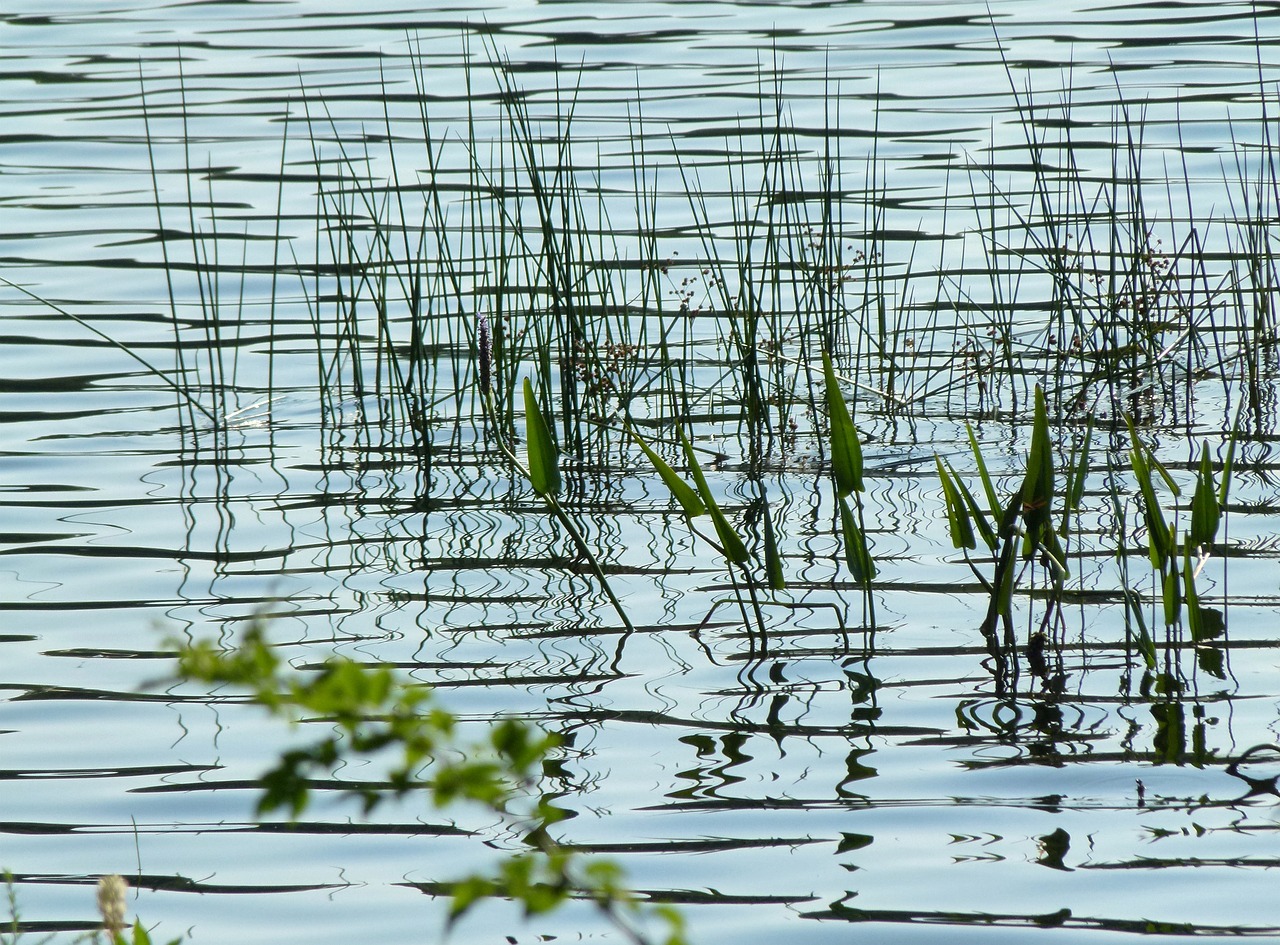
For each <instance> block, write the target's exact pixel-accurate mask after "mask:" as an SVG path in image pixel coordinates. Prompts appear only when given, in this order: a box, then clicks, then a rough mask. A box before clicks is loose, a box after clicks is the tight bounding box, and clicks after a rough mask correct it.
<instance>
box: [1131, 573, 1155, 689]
mask: <svg viewBox="0 0 1280 945" xmlns="http://www.w3.org/2000/svg"><path fill="white" fill-rule="evenodd" d="M1124 603H1125V607H1126V608H1127V609H1128V611H1129V614H1130V615H1131V616H1132V617H1133V622H1134V623H1136V624H1137V625H1138V639H1137V644H1138V652H1139V653H1140V654H1141V656H1142V662H1143V663H1144V664H1145V665H1146V667H1147V669H1149V670H1152V669H1155V668H1156V643H1155V641H1154V640H1153V639H1151V633H1150V631H1148V630H1147V620H1146V618H1145V617H1144V616H1143V615H1142V598H1140V597H1139V596H1138V595H1137V594H1136V593H1135V592H1134V591H1129V590H1126V591H1125V593H1124Z"/></svg>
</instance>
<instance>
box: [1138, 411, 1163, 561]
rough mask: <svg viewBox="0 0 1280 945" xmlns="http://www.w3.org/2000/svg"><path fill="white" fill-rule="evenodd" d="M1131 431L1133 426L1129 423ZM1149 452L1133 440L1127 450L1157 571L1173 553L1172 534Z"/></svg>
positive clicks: (1148, 542)
mask: <svg viewBox="0 0 1280 945" xmlns="http://www.w3.org/2000/svg"><path fill="white" fill-rule="evenodd" d="M1129 429H1130V430H1131V431H1132V430H1133V426H1132V424H1130V427H1129ZM1149 457H1150V452H1149V451H1148V450H1147V448H1146V447H1144V446H1143V445H1142V443H1141V442H1140V441H1138V440H1137V439H1135V440H1134V441H1133V448H1132V449H1131V450H1129V461H1130V462H1131V463H1132V465H1133V475H1134V478H1135V479H1137V481H1138V491H1139V493H1141V495H1142V515H1143V518H1144V519H1145V521H1146V525H1147V546H1148V548H1149V549H1150V556H1151V564H1152V566H1153V567H1155V568H1156V570H1158V571H1164V570H1165V565H1166V563H1167V562H1168V561H1169V559H1170V557H1171V556H1172V555H1173V536H1172V534H1171V532H1170V529H1169V524H1168V523H1167V522H1166V521H1165V518H1164V512H1163V511H1161V509H1160V502H1159V500H1158V499H1157V498H1156V490H1155V486H1154V484H1153V483H1152V481H1151V466H1150V464H1149V463H1148V459H1149Z"/></svg>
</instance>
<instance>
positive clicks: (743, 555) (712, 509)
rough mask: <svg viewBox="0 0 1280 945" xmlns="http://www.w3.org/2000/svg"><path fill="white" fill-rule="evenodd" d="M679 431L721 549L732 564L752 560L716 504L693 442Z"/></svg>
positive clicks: (741, 563) (682, 431)
mask: <svg viewBox="0 0 1280 945" xmlns="http://www.w3.org/2000/svg"><path fill="white" fill-rule="evenodd" d="M678 432H679V434H680V445H681V446H683V447H684V456H685V460H686V461H687V462H688V463H689V472H690V473H691V474H692V476H693V481H694V484H695V485H696V486H697V487H698V494H699V495H700V496H702V504H703V505H705V506H706V507H707V514H708V515H710V516H711V523H712V524H713V525H714V526H715V528H716V537H718V538H719V539H720V550H721V551H722V552H724V556H725V558H726V559H727V560H728V561H729V562H730V563H731V564H738V565H745V564H747V563H748V562H749V561H750V560H751V555H750V554H748V553H747V546H746V544H745V543H744V542H743V540H742V538H741V537H739V535H738V533H737V532H736V531H734V530H733V526H732V525H730V524H729V520H728V519H727V518H725V515H724V513H723V512H721V511H720V506H719V505H717V504H716V498H715V496H714V495H712V494H711V487H710V486H709V485H707V477H706V476H704V475H703V474H702V467H701V466H700V465H698V457H697V456H696V455H695V454H694V452H693V444H691V443H690V442H689V438H688V437H687V436H685V435H684V430H683V429H681V430H679V431H678Z"/></svg>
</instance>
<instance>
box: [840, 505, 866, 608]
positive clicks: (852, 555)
mask: <svg viewBox="0 0 1280 945" xmlns="http://www.w3.org/2000/svg"><path fill="white" fill-rule="evenodd" d="M836 502H837V503H839V505H840V531H841V532H842V533H843V537H844V561H845V564H846V565H848V566H849V573H850V574H851V575H852V576H853V579H854V580H855V581H856V582H857V583H859V584H861V585H862V586H863V587H864V588H865V587H870V586H871V581H872V580H873V579H874V578H875V576H876V567H875V564H873V563H872V561H871V552H870V551H869V550H868V549H867V536H866V535H865V534H863V531H862V529H861V528H859V527H858V522H857V521H856V520H855V519H854V516H853V512H852V510H851V509H850V508H849V502H848V500H846V499H845V497H844V496H842V495H839V494H837V495H836Z"/></svg>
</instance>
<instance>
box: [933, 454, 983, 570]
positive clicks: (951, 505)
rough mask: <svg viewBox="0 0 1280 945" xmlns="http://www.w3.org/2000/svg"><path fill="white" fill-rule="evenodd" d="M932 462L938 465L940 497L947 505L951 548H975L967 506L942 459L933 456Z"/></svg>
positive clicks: (975, 542) (975, 541) (976, 544)
mask: <svg viewBox="0 0 1280 945" xmlns="http://www.w3.org/2000/svg"><path fill="white" fill-rule="evenodd" d="M934 462H935V463H937V465H938V478H939V479H941V480H942V497H943V498H944V499H945V500H946V503H947V528H948V530H949V531H950V533H951V545H952V547H953V548H970V549H972V548H977V547H978V541H977V539H976V538H975V537H974V534H973V522H972V520H971V519H970V517H969V509H968V506H966V505H965V501H964V499H963V498H961V496H960V490H959V489H958V488H956V485H955V483H954V482H952V480H951V476H950V475H948V474H947V470H946V468H945V467H944V466H943V465H942V458H941V457H939V456H934Z"/></svg>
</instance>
